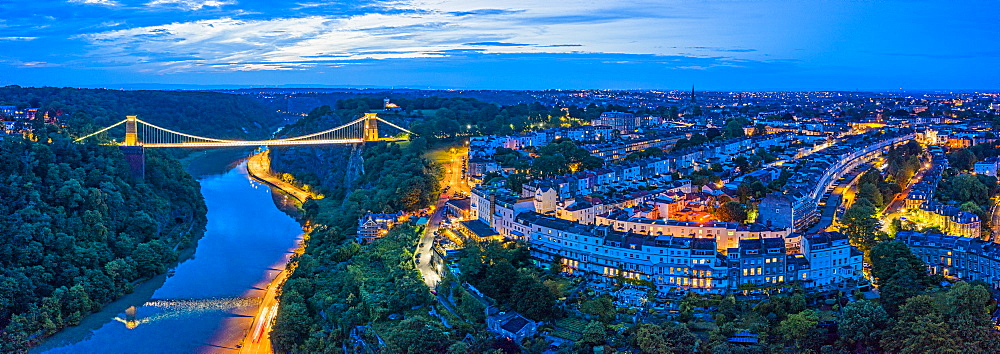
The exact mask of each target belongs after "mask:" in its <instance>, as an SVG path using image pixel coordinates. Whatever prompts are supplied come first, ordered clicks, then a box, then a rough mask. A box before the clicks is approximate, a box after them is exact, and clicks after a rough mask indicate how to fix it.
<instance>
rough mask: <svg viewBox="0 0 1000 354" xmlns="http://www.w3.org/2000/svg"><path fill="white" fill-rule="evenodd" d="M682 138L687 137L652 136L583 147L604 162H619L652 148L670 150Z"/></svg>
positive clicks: (672, 135) (673, 135) (674, 135)
mask: <svg viewBox="0 0 1000 354" xmlns="http://www.w3.org/2000/svg"><path fill="white" fill-rule="evenodd" d="M682 138H685V135H676V134H671V135H652V136H643V137H640V138H638V139H632V140H627V141H616V142H607V143H596V144H585V145H583V146H581V147H582V148H583V149H585V150H587V151H588V152H590V154H591V155H593V156H597V157H600V158H602V159H604V161H618V160H622V159H625V158H626V157H628V155H629V154H631V153H633V152H636V151H642V150H646V149H651V148H659V149H661V150H669V148H670V147H672V146H674V145H675V144H676V143H677V141H679V140H681V139H682Z"/></svg>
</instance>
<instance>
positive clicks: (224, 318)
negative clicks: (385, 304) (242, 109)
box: [33, 149, 302, 353]
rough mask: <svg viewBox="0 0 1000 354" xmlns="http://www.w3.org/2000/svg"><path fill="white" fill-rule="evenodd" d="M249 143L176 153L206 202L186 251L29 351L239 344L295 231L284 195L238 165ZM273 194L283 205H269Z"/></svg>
mask: <svg viewBox="0 0 1000 354" xmlns="http://www.w3.org/2000/svg"><path fill="white" fill-rule="evenodd" d="M251 151H252V150H246V149H242V151H241V150H235V149H234V150H229V149H226V150H220V151H217V152H208V153H202V152H198V153H197V155H192V156H191V158H190V159H185V162H186V163H185V167H188V168H189V171H190V173H191V174H193V175H198V176H199V177H200V178H199V182H200V183H201V191H202V194H203V195H204V197H205V200H206V204H207V206H208V210H209V216H208V219H209V224H208V227H207V232H206V236H205V237H203V238H202V239H201V240H200V241H199V244H198V246H197V249H192V250H186V252H185V254H184V255H182V256H181V257H180V259H181V264H179V265H177V266H176V267H175V268H174V269H172V270H171V271H169V273H168V274H167V275H161V276H159V277H155V278H153V279H151V280H149V281H146V282H143V283H139V284H137V285H136V288H135V291H134V292H133V293H132V294H129V295H126V297H123V298H121V299H119V301H116V302H114V303H112V304H109V305H108V306H106V307H104V308H103V309H102V311H101V312H99V313H97V314H94V315H92V316H89V317H87V318H85V320H86V321H85V323H81V325H80V326H76V327H73V328H72V329H71V330H70V331H67V332H66V333H62V334H59V335H60V337H59V338H56V339H55V340H52V341H51V343H48V342H47V343H45V344H44V345H43V346H39V347H38V348H37V349H35V350H33V352H42V351H51V352H53V353H91V352H136V351H141V352H164V353H167V352H237V351H239V350H240V344H241V343H242V342H243V341H244V338H246V337H247V334H248V333H249V332H250V331H251V329H252V328H253V327H252V325H253V321H254V319H255V315H256V314H257V312H258V310H259V308H260V304H261V300H262V298H265V297H266V296H271V297H273V293H274V290H272V289H275V290H276V288H275V286H274V285H272V284H279V283H280V279H281V277H282V276H281V272H282V271H283V268H285V266H286V265H287V264H288V261H289V259H290V258H291V257H292V256H293V255H294V254H295V251H296V250H297V249H299V248H300V247H301V240H302V226H301V224H299V223H298V222H297V221H296V220H294V218H292V217H289V215H288V214H287V210H288V209H290V207H293V206H292V204H294V203H291V202H289V201H290V200H291V199H292V198H291V197H289V196H286V195H285V194H282V193H280V192H279V191H278V190H277V188H272V187H269V186H267V185H264V184H262V183H260V182H258V181H256V180H255V179H254V178H251V177H250V176H249V173H248V172H247V170H246V166H245V165H242V166H241V164H245V158H246V157H247V154H248V153H249V152H251ZM278 201H281V202H282V203H281V205H282V206H283V207H284V208H275V205H276V202H278ZM282 210H285V211H286V212H282ZM192 251H194V256H193V257H191V256H190V252H192ZM276 278H277V279H279V281H275V279H276ZM269 292H270V293H271V294H268V293H269ZM133 306H134V307H135V310H130V311H126V309H128V308H130V307H133Z"/></svg>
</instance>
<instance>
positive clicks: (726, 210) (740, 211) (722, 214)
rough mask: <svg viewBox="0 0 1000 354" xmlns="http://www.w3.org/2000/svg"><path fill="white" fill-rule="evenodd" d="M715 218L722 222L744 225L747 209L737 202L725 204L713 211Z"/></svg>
mask: <svg viewBox="0 0 1000 354" xmlns="http://www.w3.org/2000/svg"><path fill="white" fill-rule="evenodd" d="M715 217H716V218H718V219H719V221H722V222H738V223H744V222H746V221H747V208H746V206H744V205H743V204H740V203H739V202H725V203H722V205H721V206H719V208H718V209H716V210H715Z"/></svg>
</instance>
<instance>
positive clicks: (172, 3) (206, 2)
mask: <svg viewBox="0 0 1000 354" xmlns="http://www.w3.org/2000/svg"><path fill="white" fill-rule="evenodd" d="M87 1H107V0H87ZM233 4H236V0H153V1H150V2H148V3H146V6H150V7H175V8H179V9H182V10H187V11H196V10H201V9H203V8H206V7H223V6H226V5H233Z"/></svg>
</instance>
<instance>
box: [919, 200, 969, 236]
mask: <svg viewBox="0 0 1000 354" xmlns="http://www.w3.org/2000/svg"><path fill="white" fill-rule="evenodd" d="M916 215H917V216H918V217H919V218H921V219H923V220H925V221H927V222H929V223H930V224H932V225H937V226H938V228H939V229H940V230H941V232H943V233H945V234H948V235H953V236H962V237H968V238H980V237H982V229H981V226H982V222H981V221H980V220H979V216H978V215H976V214H973V213H968V212H964V211H962V209H959V208H958V207H956V206H954V205H947V204H942V203H939V202H936V201H929V202H927V203H924V205H922V206H921V207H920V208H919V209H917V210H916Z"/></svg>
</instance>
